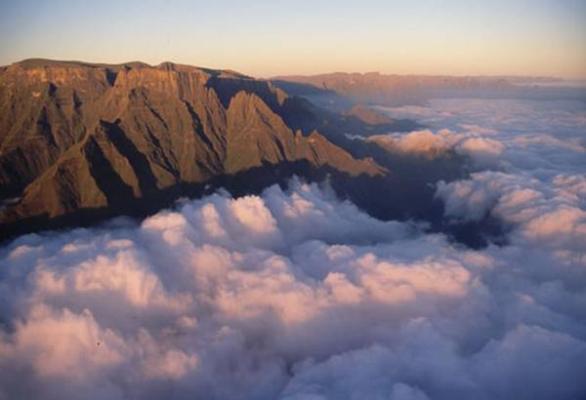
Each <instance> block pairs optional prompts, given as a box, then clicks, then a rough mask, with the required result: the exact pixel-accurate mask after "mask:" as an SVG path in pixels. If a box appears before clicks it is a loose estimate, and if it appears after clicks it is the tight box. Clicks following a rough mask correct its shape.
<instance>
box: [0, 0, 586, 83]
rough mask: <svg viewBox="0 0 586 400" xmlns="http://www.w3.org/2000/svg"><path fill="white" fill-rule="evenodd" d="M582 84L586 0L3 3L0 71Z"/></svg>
mask: <svg viewBox="0 0 586 400" xmlns="http://www.w3.org/2000/svg"><path fill="white" fill-rule="evenodd" d="M33 57H42V58H52V59H75V60H83V61H93V62H109V63H118V62H126V61H131V60H140V61H144V62H147V63H150V64H158V63H160V62H162V61H174V62H179V63H185V64H192V65H199V66H207V67H212V68H226V69H234V70H238V71H240V72H243V73H247V74H250V75H253V76H257V77H267V76H274V75H279V74H313V73H325V72H332V71H346V72H368V71H380V72H382V73H399V74H447V75H546V76H559V77H565V78H580V79H583V78H586V0H533V1H530V0H516V1H510V0H493V1H490V2H488V1H464V0H453V1H439V0H422V1H408V2H407V1H404V2H403V1H378V0H363V1H349V0H339V1H335V2H333V1H322V0H312V1H305V0H299V1H282V0H270V1H269V0H259V1H235V0H214V1H209V0H208V1H197V0H196V1H185V0H177V1H162V0H160V1H154V0H142V1H138V0H130V1H118V0H102V1H88V0H80V1H67V0H52V1H48V0H38V1H32V0H22V1H13V2H9V1H5V0H3V1H1V2H0V64H1V65H6V64H10V63H13V62H16V61H19V60H22V59H26V58H33Z"/></svg>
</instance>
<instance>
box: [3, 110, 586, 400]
mask: <svg viewBox="0 0 586 400" xmlns="http://www.w3.org/2000/svg"><path fill="white" fill-rule="evenodd" d="M473 106H474V104H472V105H471V106H470V105H469V106H468V107H472V108H474V107H473ZM493 106H494V105H493V103H491V102H488V103H487V106H486V107H484V108H490V107H493ZM450 107H452V104H451V103H448V105H445V104H439V105H433V106H432V107H430V108H429V109H426V110H425V112H426V113H427V115H428V116H427V117H426V118H430V119H431V120H434V121H436V122H435V123H437V124H438V125H443V126H444V127H445V128H447V129H450V131H449V132H447V133H446V132H444V133H434V131H435V132H440V131H441V129H437V130H436V128H435V127H432V128H431V131H430V132H424V133H412V134H410V135H408V136H406V137H404V138H397V140H399V141H400V142H403V143H408V142H410V141H412V140H415V139H417V140H415V142H417V141H418V140H420V139H422V138H423V139H429V138H430V135H431V136H438V135H439V136H440V137H442V136H447V137H449V136H450V135H463V136H461V137H459V138H458V143H459V145H460V146H463V144H462V143H466V141H470V140H472V141H471V142H469V143H468V145H467V146H466V147H467V148H468V150H469V151H470V152H472V153H474V152H478V149H482V150H483V151H485V150H486V149H485V146H484V144H486V142H484V140H486V141H488V140H489V139H490V142H488V143H492V142H494V143H498V144H497V145H495V144H494V143H492V145H491V146H489V147H490V148H492V149H494V148H498V149H499V157H492V158H491V163H490V164H486V163H485V164H482V165H484V166H481V164H478V166H477V169H478V170H477V172H475V173H473V174H471V175H470V176H469V177H468V178H467V179H465V180H461V181H456V182H451V183H438V191H437V196H438V198H440V199H441V200H442V201H444V203H445V210H446V218H448V219H453V220H454V221H459V220H478V219H481V218H483V217H484V216H486V215H491V216H493V217H495V218H497V219H499V220H501V221H502V222H503V223H504V224H506V225H507V227H508V232H509V233H508V243H507V245H505V246H500V247H499V246H496V245H490V246H488V247H487V248H485V249H483V250H470V249H467V248H462V247H461V246H459V245H457V244H451V243H450V242H449V241H448V240H447V239H446V238H445V237H444V236H443V235H441V234H426V233H424V232H423V231H421V229H420V228H419V226H418V225H416V224H413V223H399V222H393V221H391V222H382V221H379V220H376V219H373V218H371V217H369V216H368V215H366V214H365V213H363V212H362V211H360V210H358V209H357V208H356V207H355V206H354V205H352V204H350V203H348V202H342V201H340V200H337V199H336V198H335V197H334V195H333V194H332V193H331V192H330V191H329V190H328V188H327V187H318V186H316V185H308V184H304V183H302V182H297V181H296V182H293V183H292V185H291V187H290V189H289V190H287V191H283V190H282V189H280V188H279V187H277V186H275V187H271V188H268V189H267V190H265V191H264V192H263V193H262V195H260V196H248V197H242V198H238V199H233V198H231V197H230V196H228V195H226V194H223V193H219V194H215V195H212V196H209V197H206V198H204V199H201V200H195V201H184V202H183V203H181V204H180V205H178V207H177V208H176V209H175V210H171V211H162V212H160V213H158V214H156V215H154V216H152V217H150V218H148V219H146V220H144V221H142V222H141V223H140V224H138V225H137V224H135V223H132V222H128V221H124V220H117V221H112V223H110V224H109V225H107V226H103V227H101V228H95V229H76V230H73V231H67V232H62V233H52V234H43V235H27V236H23V237H20V238H18V239H16V240H15V241H14V242H12V243H11V244H9V245H7V246H5V247H3V248H1V249H0V265H1V268H0V274H1V275H0V317H1V318H0V370H2V374H1V375H0V398H43V399H76V398H79V397H80V393H83V397H84V398H89V399H137V398H140V399H149V398H152V399H159V398H175V399H183V398H200V397H202V398H204V397H205V398H211V399H279V398H280V399H288V400H293V399H357V398H360V399H362V398H364V399H383V398H384V399H392V400H422V399H455V398H456V399H457V398H474V399H480V400H483V399H486V400H488V399H511V398H531V399H552V398H555V399H576V398H581V397H583V396H584V395H585V394H586V384H585V383H584V381H583V376H584V375H585V373H586V367H585V366H586V245H585V243H586V215H585V214H586V211H585V209H586V180H585V178H584V172H586V168H585V166H584V163H583V162H582V164H580V163H579V162H578V161H579V160H581V158H580V157H581V156H582V157H583V156H584V154H583V150H582V149H581V148H580V145H581V144H580V142H579V137H578V136H576V137H574V136H572V135H571V134H570V133H571V132H574V131H573V130H572V129H576V127H578V128H580V127H582V128H583V127H584V125H586V124H585V122H584V120H580V119H579V118H578V116H577V115H576V112H577V111H576V110H574V109H572V108H571V107H570V108H568V107H566V106H564V107H565V108H563V110H561V111H564V110H565V111H564V112H565V114H564V113H561V111H560V114H559V115H561V117H558V119H556V120H555V121H550V122H549V123H550V125H548V126H546V125H541V126H542V128H543V127H544V126H545V127H546V128H547V130H548V132H544V133H540V134H539V135H537V134H532V133H528V131H529V130H531V129H532V127H531V124H532V123H533V122H532V121H533V120H534V119H535V118H538V117H539V116H541V115H542V114H541V113H542V112H544V111H543V110H536V111H534V113H533V114H531V113H527V121H515V122H514V123H513V122H510V123H509V125H507V124H506V123H505V122H503V125H499V124H498V123H496V122H493V123H491V122H490V121H487V120H486V119H483V118H484V117H481V116H479V115H478V114H482V113H481V112H480V111H479V110H476V111H474V110H472V111H471V110H469V109H468V108H466V107H464V106H461V108H462V115H463V116H461V117H459V118H460V119H459V120H458V121H459V122H458V124H460V125H458V126H456V125H455V124H454V123H453V122H452V119H453V118H456V117H454V116H451V115H448V116H446V114H449V113H450V112H452V111H450V109H451V108H450ZM523 107H530V106H527V105H526V104H525V103H522V104H520V105H518V106H517V108H516V109H517V111H518V110H520V109H524V108H523ZM534 107H537V106H534ZM510 108H511V107H510V106H508V107H505V109H503V110H501V111H499V112H500V115H499V118H500V120H503V121H506V120H507V118H509V119H510V118H511V117H510V116H509V114H508V112H509V111H508V109H510ZM491 110H492V112H494V110H493V109H491ZM578 111H579V110H578ZM578 114H579V112H578ZM442 115H444V116H443V117H442ZM442 118H443V119H442ZM486 118H488V116H486ZM560 118H561V119H560ZM515 124H517V125H515ZM572 124H573V125H572ZM463 125H465V126H463ZM523 126H524V127H526V128H527V130H528V131H527V132H521V131H520V130H519V127H523ZM481 127H482V128H481ZM572 127H573V128H572ZM513 130H516V134H512V133H511V132H512V131H513ZM562 137H563V140H562V139H560V138H562ZM413 138H415V139H413ZM544 138H549V139H544ZM432 139H433V140H432V141H434V140H435V138H432ZM462 139H465V140H464V141H462ZM405 146H407V145H405ZM576 146H578V147H576ZM554 160H562V162H553V161H554ZM536 166H537V167H536Z"/></svg>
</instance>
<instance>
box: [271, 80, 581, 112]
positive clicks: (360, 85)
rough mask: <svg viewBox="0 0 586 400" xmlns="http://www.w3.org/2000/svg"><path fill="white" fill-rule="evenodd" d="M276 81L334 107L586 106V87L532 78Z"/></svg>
mask: <svg viewBox="0 0 586 400" xmlns="http://www.w3.org/2000/svg"><path fill="white" fill-rule="evenodd" d="M273 81H274V82H275V84H276V85H278V86H279V87H281V88H283V89H285V90H287V91H288V92H290V93H291V94H295V95H300V96H305V97H307V98H309V99H311V100H312V101H315V102H316V103H318V104H320V105H323V106H326V107H334V108H343V107H347V105H348V101H349V100H350V101H354V102H358V103H365V104H376V105H384V106H389V107H394V106H401V105H406V104H417V105H422V104H425V103H426V102H427V101H428V100H431V99H434V98H450V97H453V98H462V97H468V98H473V97H476V98H478V97H481V98H519V99H542V100H543V99H552V100H556V99H566V100H568V99H571V100H576V99H577V100H581V101H586V91H585V90H584V87H562V86H563V82H564V81H563V80H561V79H559V78H554V77H531V76H432V75H385V74H381V73H378V72H371V73H365V74H360V73H342V72H337V73H330V74H320V75H306V76H303V75H290V76H278V77H275V78H273Z"/></svg>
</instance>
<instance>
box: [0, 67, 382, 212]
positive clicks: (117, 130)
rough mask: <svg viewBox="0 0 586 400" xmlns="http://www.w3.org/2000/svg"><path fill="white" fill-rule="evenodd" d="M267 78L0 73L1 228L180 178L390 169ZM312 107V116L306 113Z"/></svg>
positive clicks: (153, 71)
mask: <svg viewBox="0 0 586 400" xmlns="http://www.w3.org/2000/svg"><path fill="white" fill-rule="evenodd" d="M297 104H298V103H297V102H295V101H292V100H291V99H290V98H289V97H288V96H287V94H286V93H285V92H283V91H282V90H280V89H277V88H275V87H273V86H272V85H271V84H270V83H268V82H266V81H259V80H254V79H251V78H249V77H246V76H243V75H240V74H237V73H234V72H229V71H214V70H208V69H201V68H195V67H190V66H183V65H175V64H171V63H164V64H161V65H159V66H156V67H151V66H148V65H145V64H141V63H128V64H122V65H97V64H84V63H78V62H56V61H47V60H28V61H24V62H21V63H17V64H13V65H10V66H8V67H3V68H2V69H0V188H1V190H0V200H2V199H3V200H6V199H8V198H14V197H18V198H20V200H18V201H16V202H12V203H10V204H9V205H6V204H8V203H6V201H5V206H4V207H3V209H2V210H1V211H0V223H9V222H15V221H19V220H22V219H25V218H30V217H36V216H46V217H49V218H54V217H59V216H63V215H67V214H69V213H72V212H75V211H78V210H80V209H98V208H104V207H110V208H112V207H114V208H116V207H118V206H120V207H123V206H125V207H129V206H130V207H132V205H133V204H138V203H139V202H140V201H141V200H144V199H148V198H150V197H154V196H156V194H157V193H160V192H161V191H164V190H166V189H167V188H171V187H174V186H177V185H183V184H196V183H204V182H207V181H209V180H211V179H213V178H215V177H218V176H223V175H234V174H238V173H241V172H243V171H249V170H251V169H253V168H259V167H263V166H267V165H278V164H282V163H296V162H304V163H306V164H307V165H310V166H312V167H314V168H320V167H327V168H330V169H332V170H335V171H339V172H341V173H345V174H348V175H352V176H356V175H360V174H366V175H370V176H374V175H381V174H384V169H382V168H381V167H379V166H378V165H377V164H376V163H375V162H373V161H372V160H357V159H354V158H353V157H352V156H350V155H349V154H348V153H347V152H346V151H344V150H342V149H341V148H339V147H337V146H336V145H334V144H332V143H330V142H329V141H328V140H327V139H326V138H324V137H323V136H321V135H320V134H319V133H317V132H313V133H311V134H309V135H304V134H302V133H301V132H300V131H297V132H294V131H293V130H292V129H291V128H290V127H289V126H288V125H287V123H286V122H285V120H284V119H286V116H287V115H288V116H290V115H291V113H295V110H292V107H293V108H294V107H297ZM300 112H301V111H300Z"/></svg>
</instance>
